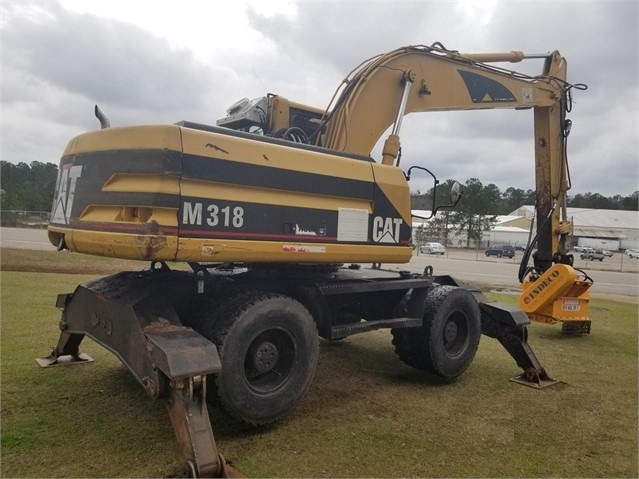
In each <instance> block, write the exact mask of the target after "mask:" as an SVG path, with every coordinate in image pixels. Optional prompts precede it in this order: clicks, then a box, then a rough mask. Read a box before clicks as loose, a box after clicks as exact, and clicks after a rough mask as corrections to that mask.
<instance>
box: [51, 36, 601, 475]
mask: <svg viewBox="0 0 639 479" xmlns="http://www.w3.org/2000/svg"><path fill="white" fill-rule="evenodd" d="M529 59H540V60H541V61H542V62H543V69H542V71H541V73H540V74H539V75H535V76H529V75H525V74H522V73H517V72H515V71H511V70H508V69H505V68H502V67H500V66H498V64H500V63H503V62H520V61H524V60H529ZM575 86H576V87H577V88H582V86H580V85H571V84H570V83H568V82H567V81H566V61H565V59H564V58H563V57H562V56H561V55H560V54H559V53H558V52H557V51H554V52H551V53H546V54H539V55H538V54H535V55H526V54H524V53H522V52H518V51H513V52H507V53H487V54H481V53H480V54H464V53H460V52H458V51H452V50H448V49H446V48H444V46H443V45H441V44H439V43H436V44H433V45H432V46H407V47H403V48H399V49H397V50H394V51H391V52H388V53H384V54H380V55H377V56H375V57H373V58H371V59H369V60H366V61H365V62H363V63H362V64H361V65H359V66H358V67H357V68H356V69H354V70H353V71H352V72H351V73H349V74H348V76H347V77H346V78H345V80H344V81H343V83H342V85H340V87H339V88H338V90H337V91H336V93H335V95H334V97H333V99H332V100H331V102H330V105H329V106H328V108H326V109H319V108H314V107H309V106H306V105H303V104H301V103H296V102H293V101H289V100H287V99H286V98H284V97H282V96H278V95H272V94H269V95H267V96H265V97H263V98H258V99H255V100H248V99H244V100H241V101H239V102H237V103H236V104H234V105H233V106H232V107H231V108H229V110H228V111H227V115H226V117H224V118H222V119H220V120H218V122H217V125H215V126H213V125H206V124H200V123H194V122H189V121H180V122H178V123H175V124H167V125H147V126H127V127H111V126H110V123H109V120H108V119H107V117H106V115H104V113H102V111H101V110H100V109H99V108H98V107H97V106H96V110H95V113H96V116H97V117H98V119H99V120H100V123H101V125H102V128H101V129H99V130H97V131H92V132H88V133H84V134H81V135H79V136H77V137H75V138H73V139H72V140H71V141H70V142H69V144H68V146H67V148H66V150H65V151H64V154H63V156H62V159H61V161H60V169H59V177H58V183H57V190H56V193H55V199H54V203H53V208H52V214H51V221H50V225H49V228H48V235H49V239H50V241H51V242H52V243H53V244H54V245H56V246H57V247H58V248H59V249H61V250H62V249H68V250H71V251H75V252H79V253H85V254H92V255H100V256H111V257H117V258H128V259H135V260H140V261H145V262H147V263H149V264H150V266H149V267H148V268H146V269H142V270H138V271H125V272H121V273H118V274H115V275H112V276H108V277H105V278H100V279H97V280H94V281H90V282H88V283H84V284H81V285H79V286H78V287H77V288H76V289H75V291H74V292H73V293H68V294H61V295H59V296H58V299H57V306H58V307H59V308H61V309H62V319H61V321H60V330H61V333H60V337H59V340H58V344H57V346H56V347H55V349H54V350H53V351H52V353H51V355H50V356H49V357H48V358H41V359H40V363H41V365H50V364H58V363H62V362H74V361H84V360H87V359H88V358H87V357H86V355H84V354H83V353H80V344H81V341H82V340H83V338H84V337H85V336H88V337H90V338H91V339H93V340H94V341H96V342H97V343H99V344H101V345H102V346H104V347H105V348H107V349H108V350H110V351H112V352H113V353H114V354H115V355H116V356H117V357H118V358H119V359H120V360H121V361H122V362H123V363H124V364H125V365H126V366H127V368H128V369H129V370H130V372H131V373H132V374H133V376H134V377H135V378H136V379H137V381H138V382H139V384H140V385H141V386H142V387H143V388H144V390H145V391H146V392H147V393H148V394H149V395H150V396H151V397H153V398H168V402H167V405H168V411H169V416H170V419H171V423H172V426H173V428H174V430H175V434H176V438H177V441H178V443H179V446H180V450H181V452H182V455H183V457H184V469H183V471H182V472H183V473H184V474H188V475H191V476H223V475H226V474H227V473H228V471H227V470H226V466H225V461H224V459H222V457H221V456H220V455H219V453H218V451H217V448H216V444H215V439H214V435H213V428H212V426H211V423H210V419H209V416H208V412H207V408H206V406H205V402H206V400H207V399H208V400H210V401H211V402H212V403H213V404H214V405H216V406H217V407H220V408H221V409H222V410H224V411H225V412H226V413H228V414H229V415H230V416H231V417H233V418H235V419H237V420H239V421H242V422H244V423H248V424H251V425H262V424H267V423H272V422H274V421H276V420H278V419H279V418H280V417H282V416H283V415H284V414H286V413H287V412H288V411H289V410H290V409H291V408H293V407H294V405H295V404H296V403H297V402H298V401H299V400H300V399H301V398H302V396H303V395H304V394H305V392H306V391H307V390H308V387H309V385H310V383H311V380H312V378H313V374H314V371H315V367H316V364H317V359H318V349H319V348H318V336H319V337H321V338H324V339H326V340H331V341H334V340H340V339H343V338H346V337H347V336H349V335H353V334H357V333H362V332H366V331H371V330H376V329H380V328H387V329H390V332H391V335H392V342H393V345H394V348H395V352H396V354H397V356H398V357H399V359H400V360H401V361H403V362H404V363H406V364H408V365H410V366H412V367H414V368H417V369H420V370H424V371H427V372H429V373H430V374H433V375H436V376H439V377H441V378H443V379H445V380H454V378H456V377H458V376H459V375H461V374H462V373H463V372H464V371H465V370H466V369H467V368H468V366H469V365H470V363H471V362H472V360H473V358H474V356H475V352H476V350H477V347H478V343H479V338H480V335H481V334H484V335H487V336H489V337H492V338H495V339H497V340H498V341H499V342H500V343H501V344H502V345H503V346H504V348H505V349H506V350H507V351H508V352H509V353H510V355H511V356H512V357H513V358H514V359H515V361H516V363H517V365H518V366H519V367H520V368H521V369H522V372H521V374H520V375H519V376H518V377H517V378H514V379H515V380H516V381H518V382H521V383H524V384H527V385H531V386H533V387H545V386H547V385H550V384H553V383H554V382H556V381H553V380H552V379H551V378H550V377H549V376H548V375H547V373H546V371H545V370H544V368H543V367H542V366H541V364H540V362H539V361H538V359H537V357H536V356H535V354H534V353H533V351H532V348H531V347H530V345H529V344H528V342H527V329H526V327H527V325H528V324H529V322H530V320H531V319H533V320H543V321H546V322H551V321H555V320H558V319H559V320H561V321H566V322H568V321H572V322H573V324H580V322H587V304H588V288H589V287H590V284H591V283H592V281H591V280H590V278H582V277H580V274H579V272H577V271H576V270H575V269H574V268H573V267H572V257H571V256H570V255H568V254H566V248H565V240H566V237H567V235H569V234H570V232H571V224H570V221H569V220H568V218H567V217H566V201H565V200H566V197H565V196H566V190H567V188H568V185H569V179H568V178H567V167H566V138H567V134H568V131H569V127H570V123H569V120H568V119H567V118H566V113H567V112H568V111H569V110H570V94H571V90H572V89H573V88H575ZM488 108H510V109H518V110H533V112H534V138H535V161H536V170H535V171H536V189H537V212H538V216H537V218H538V219H537V221H538V223H537V235H536V247H537V251H536V253H535V254H534V255H532V256H533V259H534V264H533V266H528V265H527V263H526V264H525V265H522V269H521V271H520V279H521V281H522V295H521V301H520V306H521V307H520V308H516V307H512V306H509V305H506V304H502V303H500V302H496V301H491V300H489V299H488V298H487V297H486V296H484V294H483V293H482V292H481V290H479V289H478V288H476V287H474V286H471V285H469V284H467V283H465V282H463V281H462V280H460V279H457V278H453V277H451V276H449V275H445V274H440V275H438V274H435V273H434V271H433V268H432V267H430V266H428V267H426V268H425V269H424V271H423V272H421V273H411V272H407V271H402V270H400V271H397V270H390V269H383V268H381V264H382V263H384V264H402V263H407V262H408V261H409V260H410V258H411V256H412V251H413V246H412V239H411V207H410V189H409V183H408V181H409V178H410V174H411V173H412V174H414V172H416V171H419V172H422V173H424V174H430V175H431V176H432V180H433V190H434V191H435V192H436V185H437V184H438V180H437V179H436V177H435V175H434V174H433V173H432V172H431V171H430V170H428V169H427V168H426V167H424V166H420V165H415V166H411V167H410V168H408V169H407V170H406V171H405V170H403V169H402V168H401V167H400V166H399V162H400V156H401V145H400V128H401V123H402V118H403V117H404V116H405V115H407V114H409V113H414V112H425V111H441V110H476V109H488ZM387 131H389V132H390V134H389V135H388V137H387V138H386V140H385V142H384V144H383V149H382V152H381V159H378V160H375V159H373V158H372V157H371V154H372V153H371V152H372V150H373V149H374V147H375V145H376V143H377V142H378V140H379V139H380V138H381V137H382V136H383V135H384V133H385V132H387ZM405 156H406V155H405ZM453 190H454V192H455V195H454V196H455V198H451V201H450V203H451V205H454V203H455V202H456V199H458V197H459V194H458V193H459V192H458V190H457V189H456V188H453ZM532 245H533V244H531V249H530V250H529V251H528V252H527V253H526V262H528V260H529V258H530V251H531V250H532ZM363 263H371V264H375V265H377V267H376V268H368V267H367V268H363V267H362V266H361V265H362V264H363ZM577 329H579V328H577Z"/></svg>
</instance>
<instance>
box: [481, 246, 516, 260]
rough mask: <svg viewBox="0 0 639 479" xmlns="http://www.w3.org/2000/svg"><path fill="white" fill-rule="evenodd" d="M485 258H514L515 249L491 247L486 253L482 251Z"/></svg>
mask: <svg viewBox="0 0 639 479" xmlns="http://www.w3.org/2000/svg"><path fill="white" fill-rule="evenodd" d="M484 253H485V254H486V256H497V257H498V258H501V257H502V256H506V257H507V258H514V257H515V248H514V247H513V246H511V245H499V246H491V247H490V248H488V249H487V250H486V251H484Z"/></svg>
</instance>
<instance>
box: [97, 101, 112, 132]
mask: <svg viewBox="0 0 639 479" xmlns="http://www.w3.org/2000/svg"><path fill="white" fill-rule="evenodd" d="M95 117H96V118H97V119H98V121H99V122H100V126H101V127H102V129H105V128H109V127H110V126H111V123H109V119H108V118H107V117H106V115H105V114H104V112H103V111H102V110H100V107H99V106H98V105H95Z"/></svg>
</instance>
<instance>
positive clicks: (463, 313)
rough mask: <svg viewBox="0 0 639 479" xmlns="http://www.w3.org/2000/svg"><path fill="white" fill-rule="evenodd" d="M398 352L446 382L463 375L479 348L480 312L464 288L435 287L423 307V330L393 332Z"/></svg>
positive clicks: (410, 364) (399, 329)
mask: <svg viewBox="0 0 639 479" xmlns="http://www.w3.org/2000/svg"><path fill="white" fill-rule="evenodd" d="M391 333H392V335H393V345H394V346H395V353H396V354H397V355H398V356H399V358H400V359H401V360H402V361H403V362H404V363H406V364H408V365H409V366H412V367H414V368H416V369H420V370H424V371H429V372H431V373H433V374H436V375H437V376H440V377H443V378H445V379H453V378H455V377H457V376H459V375H460V374H462V373H463V372H464V371H465V370H466V369H467V368H468V366H469V365H470V363H471V362H472V360H473V359H474V357H475V353H476V352H477V347H478V346H479V338H480V335H481V327H480V312H479V305H478V304H477V301H476V300H475V298H474V297H473V295H472V294H470V293H469V292H468V291H466V290H465V289H461V288H458V287H456V286H434V287H433V288H432V289H431V291H430V292H429V293H428V295H427V297H426V301H425V304H424V325H423V326H422V327H421V328H395V329H391Z"/></svg>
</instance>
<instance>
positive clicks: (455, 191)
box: [449, 181, 464, 208]
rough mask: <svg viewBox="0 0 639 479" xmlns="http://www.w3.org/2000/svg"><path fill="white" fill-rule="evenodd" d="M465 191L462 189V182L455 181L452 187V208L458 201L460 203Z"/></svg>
mask: <svg viewBox="0 0 639 479" xmlns="http://www.w3.org/2000/svg"><path fill="white" fill-rule="evenodd" d="M463 192H464V191H463V189H462V185H461V183H459V181H455V182H454V183H453V187H452V188H451V189H450V202H451V205H450V206H449V207H450V208H452V207H454V206H456V205H457V203H459V200H460V199H461V197H462V193H463Z"/></svg>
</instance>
